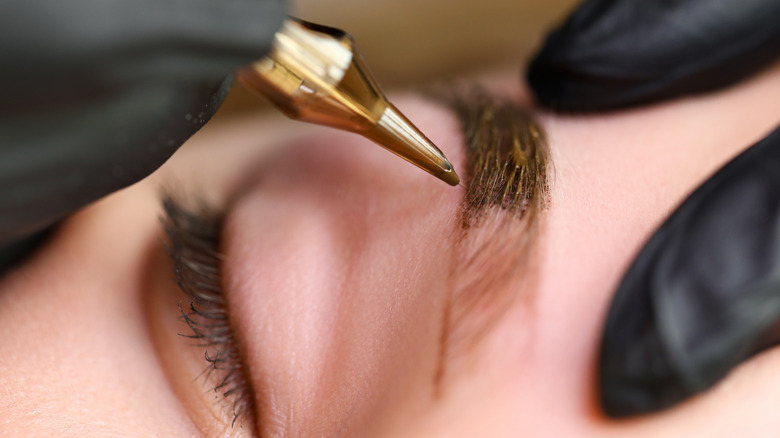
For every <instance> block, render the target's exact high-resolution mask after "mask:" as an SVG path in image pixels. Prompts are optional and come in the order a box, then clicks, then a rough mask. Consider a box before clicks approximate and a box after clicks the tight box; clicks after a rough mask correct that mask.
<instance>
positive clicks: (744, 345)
mask: <svg viewBox="0 0 780 438" xmlns="http://www.w3.org/2000/svg"><path fill="white" fill-rule="evenodd" d="M778 56H780V2H777V1H776V0H690V1H681V0H677V1H652V2H650V1H637V0H625V1H622V0H594V1H586V2H584V3H583V4H582V6H581V7H580V8H579V9H578V10H577V11H575V13H574V14H573V15H572V16H571V18H570V19H569V20H568V21H567V22H566V23H565V24H564V25H563V27H561V28H560V29H559V30H557V31H556V32H554V33H553V34H552V35H551V36H550V38H549V39H548V41H547V43H546V44H545V46H544V48H543V49H542V51H541V52H540V53H539V54H538V55H537V57H536V59H534V61H533V63H532V64H531V66H530V70H529V82H530V85H531V87H532V88H533V90H534V92H535V94H536V96H537V99H538V100H539V101H540V102H541V103H543V104H545V105H548V106H550V107H553V108H558V109H568V110H577V111H589V110H602V109H607V108H617V107H625V106H630V105H637V104H642V103H647V102H652V101H657V100H661V99H666V98H671V97H676V96H680V95H684V94H690V93H699V92H704V91H708V90H713V89H716V88H718V87H723V86H726V85H729V84H731V83H733V82H735V81H738V80H740V79H743V78H745V77H747V76H749V75H751V74H753V73H755V72H756V71H758V70H759V69H760V68H761V67H764V66H766V65H767V64H768V63H770V62H771V61H773V60H775V59H777V58H778ZM637 196H641V194H637ZM778 343H780V128H779V129H778V130H776V131H775V132H774V133H772V134H771V135H770V136H769V137H767V138H765V139H764V140H763V141H761V142H760V143H758V144H757V145H754V146H753V147H751V148H750V149H748V150H747V151H746V152H744V153H743V154H741V155H740V156H739V157H737V158H736V159H734V160H733V161H732V162H731V163H729V164H728V165H727V166H726V167H725V168H723V169H722V170H721V171H719V172H718V173H717V174H716V175H715V176H713V177H712V178H711V179H710V180H709V181H707V182H706V183H705V184H704V185H703V186H702V187H700V188H699V189H698V190H697V191H696V192H695V193H694V194H693V195H692V196H691V197H690V198H689V199H688V200H686V201H685V202H684V203H683V204H682V205H681V207H680V208H679V209H678V210H677V211H676V212H675V213H674V214H673V215H672V216H671V217H670V218H669V219H668V220H667V222H666V223H665V224H664V225H663V226H662V227H661V228H660V229H659V230H658V231H657V233H656V234H655V235H654V236H653V237H652V239H651V240H650V241H649V243H648V244H647V245H646V246H645V248H644V249H643V250H642V252H641V253H640V255H639V256H638V257H637V259H636V260H635V262H634V264H633V265H632V266H631V268H630V269H629V271H628V273H627V274H626V276H625V278H624V279H623V281H622V283H621V285H620V286H619V288H618V291H617V293H616V296H615V298H614V301H613V303H612V307H611V309H610V312H609V316H608V318H607V322H606V326H605V329H604V336H603V339H602V347H601V354H600V363H599V378H600V382H599V389H600V397H601V402H602V406H603V408H604V410H605V412H606V413H607V414H608V415H610V416H627V415H633V414H638V413H644V412H651V411H654V410H658V409H661V408H664V407H668V406H672V405H674V404H675V403H678V402H680V401H681V400H683V399H685V398H686V397H689V396H690V395H692V394H695V393H698V392H701V391H704V390H706V389H707V388H709V387H711V386H712V385H713V384H714V383H716V382H717V381H718V380H719V379H720V378H721V377H723V376H724V375H725V374H726V373H728V371H730V370H731V369H732V368H733V367H734V366H736V365H737V364H739V363H740V362H741V361H743V360H744V359H746V358H748V357H750V356H752V355H754V354H756V353H758V352H760V351H762V350H764V349H766V348H768V347H770V346H773V345H776V344H778Z"/></svg>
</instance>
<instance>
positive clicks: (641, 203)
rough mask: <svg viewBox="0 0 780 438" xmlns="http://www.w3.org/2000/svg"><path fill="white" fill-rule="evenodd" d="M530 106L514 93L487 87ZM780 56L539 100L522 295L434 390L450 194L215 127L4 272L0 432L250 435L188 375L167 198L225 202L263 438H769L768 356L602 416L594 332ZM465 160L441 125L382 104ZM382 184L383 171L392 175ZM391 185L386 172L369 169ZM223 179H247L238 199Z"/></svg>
mask: <svg viewBox="0 0 780 438" xmlns="http://www.w3.org/2000/svg"><path fill="white" fill-rule="evenodd" d="M498 88H500V89H502V90H503V91H504V92H505V93H509V94H511V95H513V96H515V98H516V99H518V100H519V101H524V99H525V97H524V96H525V93H524V92H523V90H520V89H517V85H514V84H512V85H508V84H502V85H498ZM778 95H780V66H775V67H773V68H772V69H770V70H767V71H765V72H764V73H762V74H761V75H759V76H757V77H756V78H754V79H752V80H750V81H747V82H745V83H743V84H740V85H738V86H736V87H733V88H731V89H728V90H724V91H721V92H718V93H714V94H710V95H706V96H700V97H695V98H689V99H684V100H680V101H674V102H668V103H663V104H659V105H655V106H652V107H645V108H640V109H636V110H632V111H626V112H620V113H612V114H603V115H596V116H585V117H583V116H577V117H575V116H560V115H555V114H549V113H539V114H538V117H539V118H540V119H541V121H542V125H543V126H544V127H545V129H546V130H547V133H548V135H549V138H550V144H551V148H552V153H553V163H554V172H553V180H552V196H551V204H550V207H549V209H548V210H547V212H546V215H545V218H544V227H543V230H542V233H541V234H540V235H539V237H538V239H539V240H538V246H537V248H536V250H535V251H536V252H535V253H534V255H533V257H535V259H536V263H535V268H534V282H533V284H534V286H533V290H528V288H527V283H526V282H524V280H526V279H524V278H521V276H520V275H517V276H516V278H513V279H512V281H510V283H509V284H507V286H506V287H508V288H510V289H512V290H513V291H515V292H513V293H516V294H518V295H522V296H530V297H533V298H532V299H520V300H516V301H515V305H514V306H513V307H512V308H511V309H509V310H508V312H507V313H506V314H505V315H504V316H503V318H501V319H500V320H499V321H497V323H496V324H495V325H494V326H493V327H492V329H491V330H490V331H489V332H488V333H487V335H486V336H485V337H484V338H483V339H482V341H481V343H480V344H478V346H477V347H476V348H474V349H473V350H471V351H470V352H469V353H468V354H467V359H468V360H461V361H458V363H457V364H451V365H452V366H450V367H449V368H448V373H447V377H446V379H445V380H444V383H443V384H442V385H443V387H442V388H441V391H440V392H439V393H438V395H436V394H437V393H436V391H434V388H433V376H434V374H435V373H436V368H437V361H438V359H439V358H438V351H439V350H438V343H439V336H440V328H441V324H440V318H439V317H438V315H440V314H441V312H442V307H443V303H444V297H445V296H446V292H447V290H448V289H449V288H451V287H452V286H451V281H454V280H453V276H452V275H451V274H452V273H451V266H452V263H453V251H452V249H453V245H454V239H455V237H456V235H457V232H456V231H457V229H458V226H459V225H458V221H457V208H458V203H459V202H460V198H461V197H462V195H463V188H462V187H458V188H450V187H448V186H446V185H445V184H443V183H440V182H437V181H436V180H435V179H433V178H432V177H430V176H428V175H426V174H424V173H422V172H421V171H419V170H417V169H415V168H413V167H411V166H409V165H408V164H405V163H403V162H402V161H401V160H399V159H397V158H395V157H392V156H391V155H390V154H389V153H387V152H386V151H383V150H381V149H380V148H378V147H376V146H374V145H372V144H370V143H368V142H367V141H365V140H363V139H361V138H358V137H355V136H353V135H349V134H342V133H337V132H332V131H325V130H321V129H319V128H304V129H302V128H301V127H300V126H298V125H297V124H293V123H292V122H290V123H287V122H284V121H280V120H279V119H276V118H270V119H268V120H266V121H263V122H260V123H258V122H257V120H256V119H245V120H237V121H233V122H229V123H228V122H225V123H223V124H221V125H215V126H211V127H209V128H208V129H207V131H206V132H203V133H202V135H199V136H198V137H197V138H196V139H194V140H193V141H192V144H190V145H188V146H187V147H186V148H185V149H184V150H182V151H181V152H180V153H178V154H177V155H176V156H175V157H174V158H173V159H172V160H171V161H170V162H169V163H168V164H166V165H165V166H164V167H163V168H162V169H160V171H159V172H157V173H156V174H155V175H154V176H153V177H151V178H149V179H147V180H145V181H143V182H141V183H139V184H136V185H135V186H133V187H131V188H129V189H126V190H123V191H122V192H119V193H116V194H114V195H112V196H110V197H109V198H107V199H104V200H102V201H100V202H98V203H96V204H94V205H92V206H90V207H89V208H87V209H85V210H84V211H82V212H80V213H78V214H77V215H75V216H73V217H72V218H70V219H69V220H68V221H67V222H66V223H65V224H64V225H63V226H62V227H61V228H60V229H59V231H58V232H57V233H56V235H55V236H54V237H53V239H52V240H51V241H50V242H49V243H48V244H47V245H46V246H45V247H44V248H42V249H41V251H39V252H38V253H37V254H36V255H35V256H34V257H32V258H31V259H30V260H28V261H27V262H26V263H24V264H23V265H22V266H20V267H19V268H18V269H16V270H15V271H13V272H12V273H10V275H8V276H6V277H5V278H3V279H2V280H1V281H0V330H2V332H3V333H4V336H3V341H2V342H0V370H2V372H0V431H2V432H0V434H3V435H4V436H21V435H26V436H38V435H51V433H52V431H53V432H54V433H55V434H60V435H61V436H111V435H116V436H194V435H204V436H222V435H224V434H235V435H239V436H240V435H251V433H253V429H254V428H255V425H254V424H244V423H241V424H239V425H237V426H235V427H233V428H231V427H230V416H229V415H226V414H229V413H227V412H226V410H227V409H226V408H225V406H226V405H225V403H224V402H222V401H221V400H219V399H217V400H215V395H214V393H213V392H210V391H209V388H210V387H209V383H208V382H204V381H203V380H199V379H198V378H197V376H198V375H199V373H200V372H201V371H202V369H203V367H204V366H205V363H204V362H203V350H202V349H199V348H197V347H192V346H190V345H188V343H187V340H186V339H184V338H181V337H179V336H177V333H185V332H187V327H186V325H184V323H183V322H182V321H181V320H180V319H178V316H179V309H178V308H177V306H176V303H177V301H181V300H183V299H184V298H183V296H182V295H181V293H180V292H179V291H178V290H177V288H176V285H175V284H174V282H173V281H172V278H173V275H172V273H171V266H170V263H169V262H168V261H167V256H166V254H165V249H164V246H163V244H162V236H161V232H160V227H159V223H158V215H159V212H160V208H159V199H158V198H159V196H158V195H159V188H160V186H161V185H168V186H170V185H172V183H171V182H172V181H176V182H175V183H174V184H173V185H174V186H175V187H178V188H179V190H180V191H182V192H190V191H193V190H197V191H198V192H204V193H205V196H206V197H207V198H208V199H210V200H213V201H215V202H216V203H220V202H224V201H225V200H226V199H227V198H231V199H233V200H235V202H234V203H233V204H231V205H232V207H231V210H230V213H229V215H228V219H227V222H226V224H225V228H224V233H223V237H224V240H223V245H222V248H221V251H222V252H223V253H224V255H225V259H224V264H223V269H224V273H223V285H224V288H225V291H226V294H227V296H228V299H229V302H230V312H231V318H232V320H233V326H234V328H235V329H236V331H237V332H238V333H239V337H240V338H241V339H242V348H243V354H244V357H245V359H246V362H247V364H248V367H249V370H248V375H249V378H250V380H251V382H252V384H253V387H254V394H255V397H256V398H255V400H256V405H257V406H258V407H262V409H260V412H258V413H257V415H256V416H255V419H256V422H257V427H258V429H259V430H261V431H262V433H263V434H265V435H268V436H380V437H384V436H387V437H395V436H399V437H400V436H403V437H414V436H420V437H435V436H442V437H446V436H495V437H503V436H507V437H514V436H571V437H586V436H594V437H604V436H632V437H637V436H638V437H642V436H648V437H650V436H652V437H658V436H691V435H695V436H701V435H705V434H706V436H737V435H740V436H774V435H776V431H777V430H780V419H778V418H777V416H776V415H774V409H772V408H771V407H774V406H777V404H778V403H780V373H777V372H776V371H777V370H778V369H780V355H779V354H778V352H777V351H770V352H768V353H766V354H762V355H760V356H758V357H756V358H754V359H752V360H750V361H749V362H747V363H745V364H744V365H743V366H741V367H739V368H738V369H737V370H736V371H735V372H733V373H732V374H731V375H729V376H728V377H727V378H726V379H725V380H724V381H723V382H721V384H719V385H718V386H717V387H715V388H714V389H713V390H711V391H709V392H708V393H706V394H704V395H703V396H700V397H698V398H695V399H693V400H691V401H689V402H687V403H685V404H683V405H681V406H678V407H675V408H673V409H670V410H668V411H665V412H662V413H660V414H657V415H651V416H646V417H642V418H637V419H633V420H629V421H621V422H614V421H610V420H608V419H606V418H604V417H603V415H602V414H601V413H600V412H599V410H598V407H597V405H596V402H595V395H594V375H595V372H594V369H595V368H594V367H595V355H596V351H597V347H598V341H599V337H600V330H601V325H602V323H603V321H604V317H605V313H606V310H607V308H608V305H609V301H610V298H611V296H612V293H613V292H614V289H615V287H616V285H617V283H618V281H619V280H620V278H621V275H622V273H623V272H624V270H625V269H626V267H627V265H628V264H629V263H630V261H631V259H632V258H633V256H634V255H635V254H636V252H637V251H638V250H639V248H640V247H641V245H642V243H643V242H644V240H645V239H647V238H648V237H649V235H650V234H651V233H652V231H653V230H654V229H655V228H656V227H657V226H658V225H659V224H660V223H661V222H662V221H663V219H664V218H665V217H666V216H667V215H668V214H669V213H670V212H671V211H672V210H673V209H674V207H675V206H676V205H678V204H679V203H680V202H681V201H682V200H683V199H684V197H685V196H686V195H687V194H688V193H690V192H691V191H692V190H693V189H695V187H696V186H697V185H698V184H700V183H701V182H703V181H704V180H705V179H706V177H707V176H708V175H710V174H712V172H714V171H715V170H716V169H717V168H719V167H720V166H722V165H723V164H724V163H725V162H727V161H728V160H729V159H730V158H731V157H733V156H735V155H736V154H738V153H739V152H740V151H742V150H744V149H745V148H746V147H748V146H749V145H750V144H752V143H753V142H755V141H757V140H758V139H760V138H762V137H763V136H765V135H766V134H767V133H768V132H769V131H771V130H772V129H774V128H775V127H776V126H777V125H778V123H780V100H778V99H777V96H778ZM394 100H395V101H396V103H397V106H398V107H399V108H400V109H401V110H402V111H404V113H406V114H407V115H408V116H409V117H410V119H412V120H414V121H415V122H416V123H417V124H418V125H419V126H420V128H421V129H422V130H423V131H424V132H426V134H428V136H429V137H430V138H431V139H432V140H433V141H434V142H435V143H436V144H437V145H439V146H440V147H441V148H442V149H443V150H444V152H445V154H447V156H448V157H449V158H450V159H451V160H452V161H453V163H454V164H455V166H456V168H458V167H460V166H462V160H463V151H462V147H461V144H462V139H461V138H460V134H459V132H458V128H457V123H456V121H455V119H454V117H453V116H452V115H451V114H450V113H449V112H448V111H447V110H445V109H443V108H442V107H441V106H439V105H435V104H432V103H430V102H428V101H426V100H424V99H422V98H419V97H410V96H406V97H399V98H396V99H394ZM388 174H389V175H392V176H393V178H386V177H384V176H385V175H388ZM380 175H381V176H382V177H380ZM236 193H240V194H239V195H237V194H236Z"/></svg>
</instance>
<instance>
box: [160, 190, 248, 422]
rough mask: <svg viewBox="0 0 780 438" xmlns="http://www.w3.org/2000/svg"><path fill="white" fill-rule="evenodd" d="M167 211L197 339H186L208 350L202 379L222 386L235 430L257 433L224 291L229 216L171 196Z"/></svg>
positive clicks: (171, 247) (187, 314) (172, 250)
mask: <svg viewBox="0 0 780 438" xmlns="http://www.w3.org/2000/svg"><path fill="white" fill-rule="evenodd" d="M163 211H164V213H165V215H164V217H163V218H162V223H163V227H164V229H165V232H166V234H167V237H168V242H167V243H168V252H169V254H170V257H171V260H172V262H173V265H174V274H175V277H176V282H177V284H178V285H179V288H180V289H181V290H182V291H183V292H184V293H185V294H186V295H187V297H188V298H189V299H190V302H189V304H187V305H182V303H179V309H180V311H181V314H182V319H183V320H184V322H186V323H187V325H188V326H189V328H190V329H191V330H192V333H191V334H181V333H180V335H181V336H184V337H187V338H190V339H193V340H195V341H196V343H195V344H194V345H195V346H198V347H201V348H204V349H205V353H204V358H205V361H206V366H205V369H204V370H203V373H202V374H201V375H202V376H203V378H204V380H205V381H214V380H216V383H215V385H214V387H213V388H212V389H213V391H214V392H216V393H220V394H222V396H223V397H224V399H225V400H226V401H228V402H229V405H230V406H231V409H232V412H230V415H231V418H230V421H229V423H230V425H231V427H235V426H236V424H247V425H251V428H254V427H255V426H254V424H255V422H254V393H253V390H252V388H251V384H250V379H248V378H247V372H246V367H245V365H244V361H243V358H242V357H241V352H240V349H239V347H238V342H237V341H236V337H235V335H234V330H233V328H232V326H231V324H230V313H229V306H228V305H227V300H226V297H225V295H224V294H223V291H222V286H221V285H222V279H221V256H220V254H219V252H218V248H219V239H220V234H221V229H222V222H223V218H224V212H222V211H218V210H214V209H210V208H208V207H205V205H203V204H201V205H200V206H199V207H197V208H193V209H188V208H186V207H184V206H183V203H181V202H179V201H177V200H176V199H175V198H174V197H172V196H170V195H164V196H163ZM212 379H214V380H212Z"/></svg>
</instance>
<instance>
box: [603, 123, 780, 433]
mask: <svg viewBox="0 0 780 438" xmlns="http://www.w3.org/2000/svg"><path fill="white" fill-rule="evenodd" d="M778 343H780V128H778V129H777V130H776V131H774V132H773V133H772V134H770V135H769V136H768V137H767V138H765V139H764V140H762V141H761V142H759V143H757V144H756V145H754V146H752V147H751V148H749V149H748V150H747V151H745V152H743V153H742V154H741V155H740V156H738V157H737V158H735V159H734V160H733V161H731V162H730V163H728V164H727V165H726V166H725V167H723V168H722V169H721V170H720V171H719V172H717V173H716V174H715V175H714V176H713V177H712V178H711V179H709V180H708V181H707V182H705V183H704V184H703V185H702V186H701V187H700V188H699V189H697V190H696V192H694V193H693V194H692V195H691V196H690V197H689V198H688V199H687V200H686V201H685V202H684V203H683V204H682V205H681V206H680V208H679V209H677V211H676V212H675V213H674V214H673V215H672V216H671V217H670V218H669V219H668V220H667V221H666V223H665V224H664V225H663V226H662V227H661V228H660V229H659V230H658V231H657V232H656V234H655V235H654V236H653V237H652V238H651V239H650V241H649V242H648V243H647V245H646V246H645V247H644V249H643V250H642V251H641V253H640V254H639V256H638V257H637V259H636V260H635V261H634V263H633V265H632V266H631V268H630V269H629V271H628V273H627V274H626V276H625V278H624V279H623V281H622V283H621V284H620V286H619V288H618V291H617V293H616V295H615V298H614V301H613V302H612V305H611V309H610V311H609V316H608V318H607V322H606V326H605V329H604V335H603V338H602V346H601V355H600V365H599V373H600V384H599V385H600V392H601V402H602V406H603V408H604V410H605V412H606V413H607V414H608V415H610V416H615V417H620V416H627V415H633V414H640V413H645V412H651V411H655V410H658V409H661V408H664V407H668V406H672V405H674V404H676V403H677V402H679V401H681V400H683V399H685V398H687V397H689V396H691V395H693V394H696V393H698V392H701V391H704V390H706V389H707V388H709V387H711V386H712V385H713V384H715V383H716V382H717V381H718V380H719V379H720V378H722V377H723V376H724V375H726V374H727V373H728V372H729V371H730V370H731V369H732V368H733V367H735V366H736V365H738V364H739V363H740V362H742V361H744V360H745V359H747V358H749V357H751V356H753V355H755V354H757V353H758V352H760V351H762V350H764V349H766V348H769V347H771V346H773V345H776V344H778Z"/></svg>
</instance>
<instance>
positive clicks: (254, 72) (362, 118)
mask: <svg viewBox="0 0 780 438" xmlns="http://www.w3.org/2000/svg"><path fill="white" fill-rule="evenodd" d="M236 76H237V77H238V79H239V80H240V81H241V82H243V83H244V84H245V85H247V86H248V87H250V88H252V89H254V90H256V91H258V92H260V93H261V94H263V95H265V96H266V97H268V98H269V99H270V100H271V101H272V102H273V103H274V105H276V107H277V108H279V109H280V110H281V111H282V112H284V113H285V114H287V115H288V116H289V117H290V118H293V119H296V120H301V121H304V122H310V123H316V124H319V125H325V126H330V127H333V128H338V129H343V130H345V131H352V132H355V133H358V134H361V135H363V136H364V137H366V138H368V139H370V140H372V141H374V142H375V143H377V144H379V145H380V146H382V147H384V148H386V149H388V150H390V151H391V152H393V153H395V154H396V155H398V156H400V157H402V158H403V159H405V160H406V161H408V162H410V163H412V164H414V165H416V166H417V167H420V168H421V169H423V170H425V171H427V172H429V173H430V174H432V175H434V176H436V177H437V178H439V179H441V180H442V181H444V182H446V183H447V184H450V185H453V186H454V185H457V184H458V182H459V181H460V179H459V178H458V174H457V173H456V172H455V170H454V169H453V167H452V163H450V162H449V161H448V160H447V158H446V157H445V156H444V154H443V153H442V152H441V151H440V150H439V149H438V148H437V147H436V146H434V144H433V143H432V142H431V141H430V140H428V138H427V137H426V136H425V135H424V134H423V133H422V132H420V130H419V129H418V128H417V127H416V126H414V125H413V124H412V122H410V121H409V120H408V119H407V118H406V117H404V115H403V114H401V112H400V111H398V110H397V109H396V108H395V107H394V106H393V105H392V104H390V103H389V102H388V101H387V98H385V96H384V94H383V93H382V91H381V90H380V88H379V85H377V83H376V80H374V78H373V76H372V75H371V73H370V72H369V70H368V67H367V66H366V65H365V63H364V62H363V59H362V57H361V56H360V53H359V52H358V50H357V46H356V45H355V41H354V40H353V39H352V37H350V36H349V35H348V34H346V33H345V32H344V31H341V30H339V29H334V28H331V27H326V26H320V25H317V24H312V23H307V22H304V21H300V20H296V19H289V20H287V21H286V22H285V23H284V25H283V26H282V28H281V29H280V30H279V32H277V33H276V35H275V37H274V44H273V47H272V49H271V52H270V53H269V54H268V56H266V57H265V58H263V59H261V60H260V61H258V62H255V63H254V64H252V65H251V66H250V67H247V68H245V69H243V70H240V71H238V72H237V74H236Z"/></svg>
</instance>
